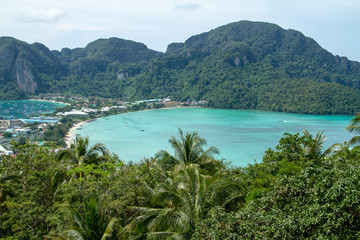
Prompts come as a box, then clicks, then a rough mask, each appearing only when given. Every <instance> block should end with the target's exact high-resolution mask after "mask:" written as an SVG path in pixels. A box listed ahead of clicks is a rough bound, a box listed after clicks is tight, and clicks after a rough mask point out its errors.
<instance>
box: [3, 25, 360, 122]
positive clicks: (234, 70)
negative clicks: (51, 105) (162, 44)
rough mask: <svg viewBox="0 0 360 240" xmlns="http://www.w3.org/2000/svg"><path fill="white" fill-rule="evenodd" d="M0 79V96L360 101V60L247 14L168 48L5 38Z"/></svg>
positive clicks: (294, 107)
mask: <svg viewBox="0 0 360 240" xmlns="http://www.w3.org/2000/svg"><path fill="white" fill-rule="evenodd" d="M0 86H1V87H0V89H1V90H0V100H5V99H6V100H9V99H23V98H27V97H29V96H31V95H33V94H39V93H63V94H80V95H83V96H99V97H106V98H120V99H124V100H141V99H151V98H162V97H166V96H170V97H171V98H172V99H173V100H177V101H184V100H187V99H194V100H207V101H208V102H209V106H210V107H215V108H233V109H240V108H241V109H261V110H271V111H285V112H296V113H311V114H313V113H314V114H352V115H353V114H356V113H357V112H358V111H359V110H360V109H359V106H360V99H359V98H358V96H359V95H360V63H358V62H355V61H350V60H348V59H347V58H346V57H339V56H333V55H332V54H331V53H329V52H328V51H326V50H325V49H323V48H321V47H320V46H319V45H318V44H317V43H316V42H315V41H314V40H313V39H311V38H309V37H306V36H304V35H303V34H302V33H300V32H298V31H295V30H285V29H282V28H281V27H279V26H277V25H275V24H270V23H263V22H249V21H240V22H236V23H231V24H228V25H225V26H221V27H219V28H216V29H213V30H211V31H209V32H205V33H202V34H199V35H196V36H192V37H190V38H189V39H188V40H186V41H185V42H184V43H171V44H169V46H168V49H167V51H166V52H165V53H161V52H156V51H154V50H151V49H148V48H147V47H146V46H145V45H144V44H142V43H137V42H133V41H129V40H123V39H118V38H109V39H98V40H96V41H94V42H91V43H89V44H88V45H87V46H86V47H84V48H76V49H68V48H63V49H62V50H61V51H57V50H53V51H50V50H49V49H48V48H47V47H46V46H44V45H43V44H40V43H34V44H28V43H25V42H22V41H19V40H17V39H14V38H11V37H1V38H0Z"/></svg>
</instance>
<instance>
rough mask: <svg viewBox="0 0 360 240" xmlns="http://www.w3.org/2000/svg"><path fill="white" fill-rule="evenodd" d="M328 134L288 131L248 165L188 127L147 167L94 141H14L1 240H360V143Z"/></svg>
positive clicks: (3, 171) (3, 176)
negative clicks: (227, 158) (230, 161)
mask: <svg viewBox="0 0 360 240" xmlns="http://www.w3.org/2000/svg"><path fill="white" fill-rule="evenodd" d="M358 118H359V115H357V116H356V117H355V118H354V119H353V120H352V121H351V122H350V125H349V127H348V129H349V130H350V131H354V130H352V129H357V128H358V127H359V122H358V121H357V119H358ZM356 133H358V132H356ZM356 137H357V136H356V135H355V139H356ZM324 140H325V136H323V132H321V131H320V132H318V133H315V134H314V133H309V132H307V131H304V132H303V133H296V134H290V133H285V134H284V135H283V137H282V138H281V139H280V140H279V143H278V145H277V146H276V147H275V148H274V149H268V150H267V151H266V152H265V155H264V157H263V159H262V162H261V163H254V164H249V165H248V166H246V167H234V166H231V165H227V164H225V162H223V161H219V160H216V155H217V153H218V150H217V149H216V148H215V147H210V148H206V141H205V139H203V138H201V137H200V136H199V134H198V133H197V132H193V133H188V132H183V131H182V130H180V129H179V136H178V137H175V136H173V137H170V139H169V143H170V144H171V146H172V147H173V149H174V154H172V153H171V152H165V151H159V153H158V154H156V155H155V156H154V157H150V158H144V159H142V160H141V161H139V162H138V163H133V162H128V163H125V162H122V161H121V160H119V159H121V156H120V158H119V157H118V156H116V155H113V154H110V153H109V151H108V150H107V149H106V147H105V146H103V145H102V144H96V145H93V146H91V145H90V144H89V141H88V138H87V137H85V138H83V137H80V136H77V137H76V138H75V139H74V141H73V142H72V143H71V146H70V147H69V148H65V149H62V150H61V149H60V150H57V151H55V149H56V148H58V147H43V146H38V145H33V144H30V143H29V142H27V143H25V144H23V145H20V144H17V143H16V142H13V150H14V152H15V153H16V157H10V156H1V161H0V204H1V205H0V223H1V224H0V239H7V240H10V239H92V240H93V239H358V238H360V235H359V232H360V214H359V210H360V202H359V198H360V164H359V161H358V159H359V157H360V145H359V144H358V141H351V140H349V141H346V142H345V143H337V144H334V145H333V146H332V147H331V148H330V149H328V150H327V149H323V142H324ZM350 143H351V144H350Z"/></svg>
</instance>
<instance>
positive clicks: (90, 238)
mask: <svg viewBox="0 0 360 240" xmlns="http://www.w3.org/2000/svg"><path fill="white" fill-rule="evenodd" d="M70 221H71V226H70V229H69V230H67V231H65V232H64V233H62V234H57V233H52V234H51V235H50V236H47V238H48V239H64V240H65V239H67V240H106V239H108V238H111V237H112V235H113V233H114V230H115V224H116V222H117V219H116V218H112V219H110V220H106V218H105V216H104V214H103V213H101V211H100V209H99V207H98V205H97V202H96V200H95V198H90V200H89V201H85V202H84V213H83V214H81V213H80V212H79V211H77V210H76V209H71V219H70Z"/></svg>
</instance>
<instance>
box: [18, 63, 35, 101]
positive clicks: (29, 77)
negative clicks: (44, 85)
mask: <svg viewBox="0 0 360 240" xmlns="http://www.w3.org/2000/svg"><path fill="white" fill-rule="evenodd" d="M16 82H17V85H18V87H19V88H20V89H21V90H23V91H25V92H26V93H31V94H33V93H35V91H36V89H37V83H36V81H35V80H34V74H33V71H32V67H31V64H30V63H29V62H27V61H26V60H24V59H17V60H16Z"/></svg>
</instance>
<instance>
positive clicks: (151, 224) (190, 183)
mask: <svg viewBox="0 0 360 240" xmlns="http://www.w3.org/2000/svg"><path fill="white" fill-rule="evenodd" d="M201 172H202V170H201V169H200V168H199V166H198V165H189V166H186V167H185V168H183V169H181V170H179V171H173V172H172V173H171V175H170V176H169V177H168V178H167V180H166V181H165V182H164V183H162V184H160V185H159V186H158V188H156V189H153V190H152V194H153V195H152V199H151V200H152V205H153V206H156V207H154V208H151V207H133V208H132V209H133V210H136V211H137V214H136V215H135V216H134V217H133V218H132V221H131V222H130V224H129V225H127V226H126V227H125V229H124V230H125V231H126V232H128V233H132V234H133V236H134V237H135V238H137V237H140V238H141V237H145V238H146V239H190V238H191V235H192V233H193V232H194V230H195V226H196V224H197V223H199V222H200V220H201V219H203V218H204V217H205V215H206V214H207V213H208V211H209V210H210V209H211V208H212V207H214V206H224V205H225V204H226V203H227V202H228V201H229V200H231V196H232V195H233V194H235V193H236V191H237V190H238V189H239V184H238V183H237V182H236V181H233V179H230V177H229V176H226V175H224V173H222V172H218V173H216V174H214V175H213V176H210V175H204V174H201Z"/></svg>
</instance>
